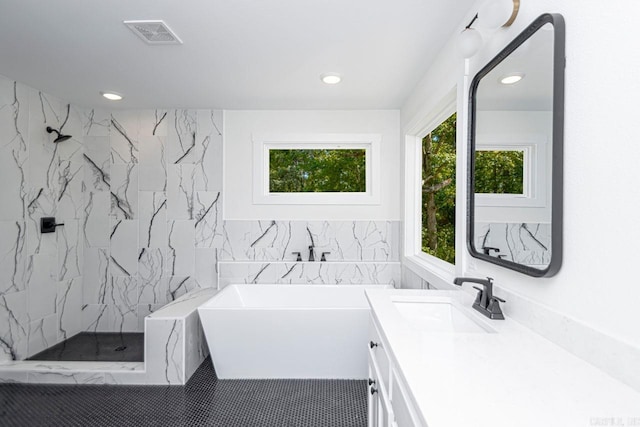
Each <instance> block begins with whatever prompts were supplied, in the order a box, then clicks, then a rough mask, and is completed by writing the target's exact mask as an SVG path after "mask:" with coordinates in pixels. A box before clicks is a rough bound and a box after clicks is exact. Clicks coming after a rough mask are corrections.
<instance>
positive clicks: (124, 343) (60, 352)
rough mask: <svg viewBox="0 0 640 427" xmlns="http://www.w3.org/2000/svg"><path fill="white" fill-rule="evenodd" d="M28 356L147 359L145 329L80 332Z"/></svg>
mask: <svg viewBox="0 0 640 427" xmlns="http://www.w3.org/2000/svg"><path fill="white" fill-rule="evenodd" d="M27 360H49V361H57V362H59V361H76V362H89V361H98V362H144V333H134V332H126V333H111V332H81V333H79V334H77V335H74V336H72V337H71V338H68V339H66V340H65V341H62V342H61V343H58V344H56V345H54V346H52V347H49V348H48V349H46V350H44V351H41V352H40V353H38V354H36V355H35V356H31V357H30V358H29V359H27Z"/></svg>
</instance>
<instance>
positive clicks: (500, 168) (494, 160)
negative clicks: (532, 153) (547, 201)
mask: <svg viewBox="0 0 640 427" xmlns="http://www.w3.org/2000/svg"><path fill="white" fill-rule="evenodd" d="M475 155H476V157H475V168H474V173H475V191H474V193H476V194H478V193H481V194H519V195H524V194H525V181H524V178H525V174H524V165H525V150H523V149H513V150H490V149H480V150H477V151H476V154H475Z"/></svg>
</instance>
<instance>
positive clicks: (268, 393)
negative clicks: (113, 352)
mask: <svg viewBox="0 0 640 427" xmlns="http://www.w3.org/2000/svg"><path fill="white" fill-rule="evenodd" d="M366 424H367V386H366V382H365V381H360V380H218V379H217V378H216V376H215V371H214V369H213V365H212V364H211V359H207V360H205V361H204V362H203V364H202V365H201V366H200V368H199V369H198V370H197V371H196V373H195V374H194V375H193V377H191V379H190V380H189V382H188V383H187V384H186V385H185V386H111V385H28V384H27V385H18V384H4V385H2V384H0V426H7V427H8V426H65V427H67V426H83V427H84V426H92V427H93V426H96V427H97V426H118V427H122V426H171V427H177V426H221V427H222V426H224V427H253V426H256V427H257V426H260V427H272V426H273V427H275V426H278V427H285V426H286V427H333V426H335V427H361V426H366Z"/></svg>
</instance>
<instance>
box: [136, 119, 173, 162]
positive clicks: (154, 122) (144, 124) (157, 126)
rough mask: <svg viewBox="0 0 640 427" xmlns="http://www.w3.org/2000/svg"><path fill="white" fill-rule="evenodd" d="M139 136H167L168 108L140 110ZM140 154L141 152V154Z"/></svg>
mask: <svg viewBox="0 0 640 427" xmlns="http://www.w3.org/2000/svg"><path fill="white" fill-rule="evenodd" d="M139 120H140V130H139V132H138V134H139V135H140V137H145V136H167V129H168V127H167V126H168V122H169V120H170V119H169V110H141V111H139ZM141 156H142V154H141Z"/></svg>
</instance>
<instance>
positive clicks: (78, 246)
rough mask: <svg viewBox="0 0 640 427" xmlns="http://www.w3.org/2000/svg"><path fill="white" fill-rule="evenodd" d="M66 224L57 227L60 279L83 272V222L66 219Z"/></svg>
mask: <svg viewBox="0 0 640 427" xmlns="http://www.w3.org/2000/svg"><path fill="white" fill-rule="evenodd" d="M64 221H65V222H64V226H62V227H57V228H56V232H55V234H56V237H57V240H56V243H57V246H58V280H59V281H62V280H69V279H73V278H75V277H78V276H80V275H81V273H82V269H83V268H82V266H83V258H82V253H83V240H84V238H83V236H82V223H81V221H79V220H77V219H65V220H64Z"/></svg>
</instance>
